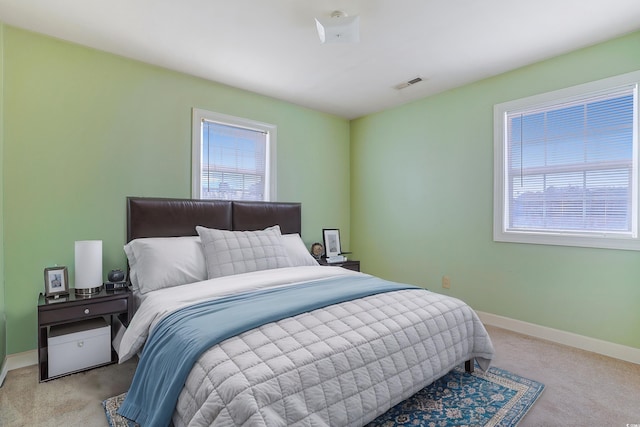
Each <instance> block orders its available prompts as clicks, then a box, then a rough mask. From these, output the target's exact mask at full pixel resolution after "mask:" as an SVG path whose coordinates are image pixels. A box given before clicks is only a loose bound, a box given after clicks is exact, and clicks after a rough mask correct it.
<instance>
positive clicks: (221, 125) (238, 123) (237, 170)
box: [192, 108, 276, 201]
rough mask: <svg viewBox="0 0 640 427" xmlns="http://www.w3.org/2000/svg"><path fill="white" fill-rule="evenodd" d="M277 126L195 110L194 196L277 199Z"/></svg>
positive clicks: (193, 136)
mask: <svg viewBox="0 0 640 427" xmlns="http://www.w3.org/2000/svg"><path fill="white" fill-rule="evenodd" d="M275 145H276V126H274V125H270V124H266V123H260V122H255V121H252V120H247V119H242V118H239V117H233V116H227V115H224V114H218V113H213V112H210V111H205V110H200V109H197V108H194V109H193V135H192V149H193V158H192V197H193V198H197V199H228V200H260V201H269V200H275V193H276V192H275V158H276V156H275Z"/></svg>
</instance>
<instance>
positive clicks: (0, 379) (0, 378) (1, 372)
mask: <svg viewBox="0 0 640 427" xmlns="http://www.w3.org/2000/svg"><path fill="white" fill-rule="evenodd" d="M7 365H8V363H7V359H6V358H5V359H4V361H3V362H2V365H0V366H2V369H0V388H1V387H2V384H4V379H5V378H7V372H9V369H7Z"/></svg>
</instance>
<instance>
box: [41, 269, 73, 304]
mask: <svg viewBox="0 0 640 427" xmlns="http://www.w3.org/2000/svg"><path fill="white" fill-rule="evenodd" d="M68 293H69V275H68V273H67V267H48V268H45V269H44V295H45V296H46V297H56V296H58V295H67V294H68Z"/></svg>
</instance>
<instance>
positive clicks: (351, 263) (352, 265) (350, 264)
mask: <svg viewBox="0 0 640 427" xmlns="http://www.w3.org/2000/svg"><path fill="white" fill-rule="evenodd" d="M318 264H320V265H328V266H332V267H342V268H346V269H349V270H353V271H360V261H357V260H351V259H349V260H347V261H345V262H332V263H331V264H329V263H328V262H327V259H326V258H324V257H323V258H320V259H319V260H318Z"/></svg>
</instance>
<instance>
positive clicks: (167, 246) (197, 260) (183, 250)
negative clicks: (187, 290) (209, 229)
mask: <svg viewBox="0 0 640 427" xmlns="http://www.w3.org/2000/svg"><path fill="white" fill-rule="evenodd" d="M124 252H125V253H126V254H127V258H128V259H129V268H130V277H131V284H132V285H133V290H134V292H135V291H138V292H140V293H141V294H146V293H147V292H150V291H154V290H156V289H163V288H168V287H171V286H179V285H184V284H187V283H193V282H199V281H201V280H207V264H206V262H205V258H204V251H203V249H202V243H201V242H200V237H198V236H184V237H153V238H146V239H135V240H132V241H130V242H129V243H127V244H126V245H125V247H124Z"/></svg>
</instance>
